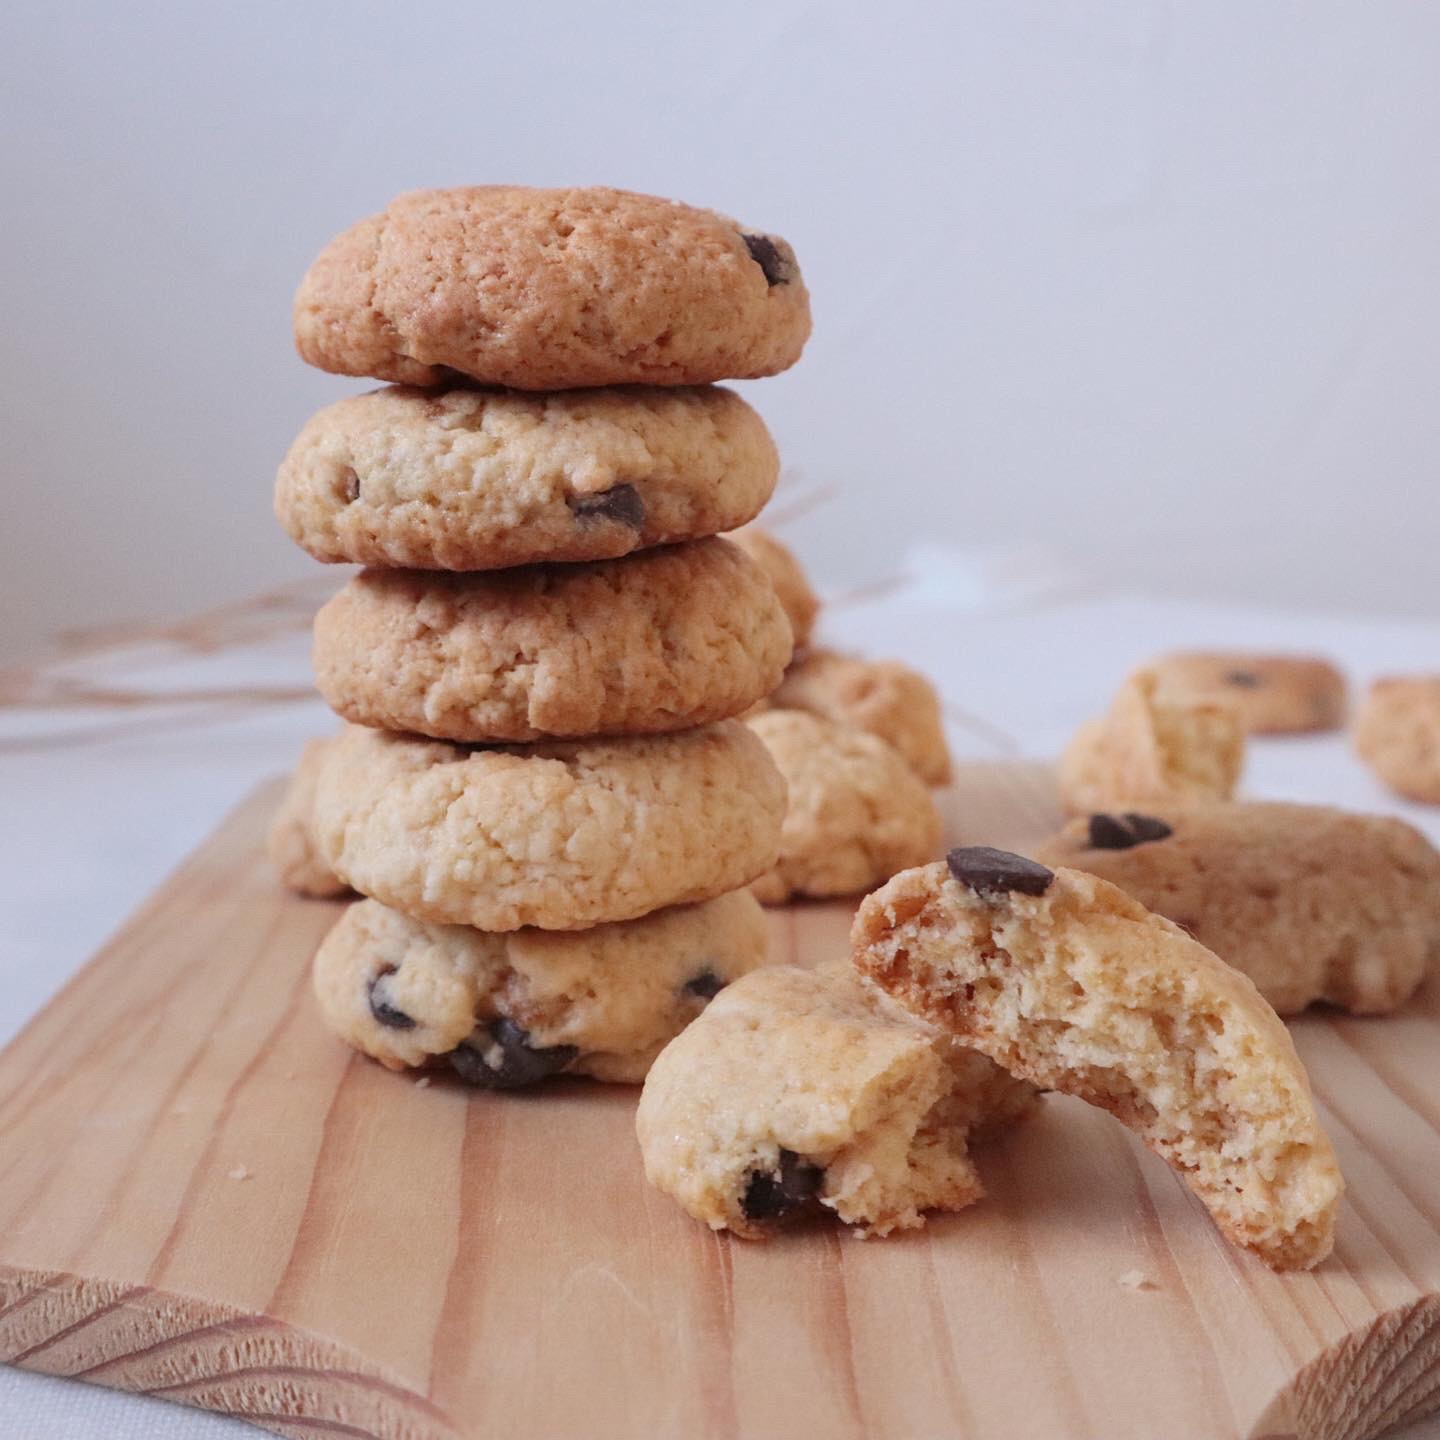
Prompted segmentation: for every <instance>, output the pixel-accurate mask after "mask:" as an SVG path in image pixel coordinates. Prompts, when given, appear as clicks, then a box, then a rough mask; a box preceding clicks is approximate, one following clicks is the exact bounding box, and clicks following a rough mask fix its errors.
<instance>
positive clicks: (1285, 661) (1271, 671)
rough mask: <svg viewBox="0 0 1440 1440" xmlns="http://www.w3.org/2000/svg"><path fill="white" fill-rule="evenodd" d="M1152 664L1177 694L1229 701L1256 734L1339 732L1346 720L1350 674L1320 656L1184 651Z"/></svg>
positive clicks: (1166, 686) (1168, 688) (1149, 668)
mask: <svg viewBox="0 0 1440 1440" xmlns="http://www.w3.org/2000/svg"><path fill="white" fill-rule="evenodd" d="M1146 668H1147V669H1148V670H1149V671H1150V672H1151V673H1152V674H1154V675H1155V676H1156V678H1157V679H1158V680H1159V681H1160V683H1161V685H1163V686H1164V687H1165V688H1166V689H1167V690H1169V691H1171V692H1173V693H1174V694H1176V695H1183V696H1186V697H1188V698H1190V699H1194V700H1223V701H1227V702H1228V703H1229V704H1230V705H1231V706H1232V707H1233V708H1234V710H1235V711H1236V713H1237V714H1238V715H1239V716H1240V720H1241V723H1242V724H1243V725H1244V726H1245V729H1246V730H1247V731H1249V732H1250V734H1252V735H1294V734H1302V733H1305V732H1308V731H1318V730H1338V729H1339V728H1340V727H1341V726H1342V725H1343V724H1344V723H1345V677H1344V676H1343V675H1342V674H1341V673H1340V672H1339V671H1338V670H1337V669H1336V668H1335V667H1334V666H1333V665H1332V664H1331V663H1330V662H1329V661H1328V660H1322V659H1321V658H1319V657H1318V656H1314V655H1258V654H1251V653H1249V652H1246V651H1223V650H1222V651H1209V650H1178V651H1175V652H1173V653H1172V654H1169V655H1162V656H1160V658H1159V659H1157V660H1152V661H1151V662H1150V664H1149V665H1148V666H1147V667H1146Z"/></svg>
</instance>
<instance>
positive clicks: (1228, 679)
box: [1225, 670, 1262, 690]
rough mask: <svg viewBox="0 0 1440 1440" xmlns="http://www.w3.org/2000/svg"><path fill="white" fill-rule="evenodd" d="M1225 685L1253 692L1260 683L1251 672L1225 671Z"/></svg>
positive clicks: (1256, 676) (1257, 677) (1258, 678)
mask: <svg viewBox="0 0 1440 1440" xmlns="http://www.w3.org/2000/svg"><path fill="white" fill-rule="evenodd" d="M1225 683H1226V684H1227V685H1238V686H1239V687H1240V688H1241V689H1242V690H1254V689H1256V688H1257V687H1258V686H1259V685H1260V684H1261V683H1262V681H1261V679H1260V677H1259V676H1258V675H1257V674H1256V673H1255V672H1254V671H1253V670H1227V671H1226V672H1225Z"/></svg>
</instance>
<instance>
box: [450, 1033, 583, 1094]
mask: <svg viewBox="0 0 1440 1440" xmlns="http://www.w3.org/2000/svg"><path fill="white" fill-rule="evenodd" d="M579 1053H580V1052H579V1051H578V1050H577V1049H576V1048H575V1046H573V1045H548V1046H544V1047H539V1048H537V1047H535V1046H532V1045H531V1044H530V1035H529V1032H528V1031H525V1030H522V1029H521V1028H520V1027H519V1026H518V1025H517V1024H516V1023H515V1022H514V1021H513V1020H508V1019H506V1018H505V1016H503V1015H502V1016H501V1017H500V1018H499V1019H498V1020H492V1021H491V1022H490V1024H489V1025H482V1026H480V1027H479V1028H478V1029H477V1030H476V1031H475V1033H474V1034H473V1035H471V1036H470V1037H469V1039H467V1040H465V1041H463V1042H462V1043H461V1044H460V1045H459V1046H457V1047H456V1048H455V1049H454V1050H452V1051H451V1052H450V1053H449V1055H447V1056H446V1057H445V1058H446V1059H447V1060H449V1062H450V1068H451V1069H452V1070H453V1071H454V1072H455V1073H456V1074H457V1075H458V1076H459V1077H460V1078H461V1079H462V1080H463V1081H464V1082H465V1083H466V1084H467V1085H478V1086H479V1087H480V1088H481V1089H483V1090H513V1089H514V1088H515V1087H516V1086H519V1085H533V1084H534V1083H535V1082H536V1081H537V1080H543V1079H545V1077H546V1076H547V1075H554V1074H555V1073H556V1072H557V1071H560V1070H563V1069H564V1068H565V1067H566V1066H567V1065H568V1064H569V1063H570V1062H571V1061H572V1060H573V1059H574V1058H575V1057H576V1056H577V1055H578V1054H579Z"/></svg>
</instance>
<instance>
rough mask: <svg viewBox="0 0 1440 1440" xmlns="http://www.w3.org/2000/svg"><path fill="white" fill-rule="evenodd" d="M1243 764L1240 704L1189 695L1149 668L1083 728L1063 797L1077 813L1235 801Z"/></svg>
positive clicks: (1066, 771) (1071, 751)
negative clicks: (1175, 690) (1180, 693)
mask: <svg viewBox="0 0 1440 1440" xmlns="http://www.w3.org/2000/svg"><path fill="white" fill-rule="evenodd" d="M1244 766H1245V730H1244V727H1243V726H1242V725H1241V723H1240V717H1239V715H1238V714H1237V713H1236V712H1235V710H1234V709H1233V707H1231V706H1230V705H1228V704H1225V703H1223V702H1221V701H1215V700H1185V699H1183V698H1181V697H1179V696H1176V695H1173V694H1171V693H1170V692H1169V691H1167V690H1165V689H1164V688H1163V687H1162V686H1161V685H1160V684H1159V682H1158V681H1157V679H1156V677H1155V676H1154V675H1152V674H1150V673H1149V672H1147V671H1143V670H1142V671H1138V672H1137V673H1136V674H1134V675H1132V676H1131V677H1130V678H1129V679H1128V680H1127V681H1126V682H1125V684H1124V685H1122V686H1121V687H1120V691H1119V693H1118V694H1117V695H1116V696H1115V699H1114V702H1113V703H1112V704H1111V706H1110V709H1109V711H1108V712H1107V713H1106V714H1105V715H1104V716H1102V717H1101V718H1100V719H1099V720H1090V721H1087V722H1086V723H1085V724H1084V725H1082V726H1081V727H1080V729H1079V730H1078V731H1077V732H1076V734H1075V738H1074V739H1073V740H1071V742H1070V744H1069V746H1068V747H1067V748H1066V750H1065V753H1064V755H1063V756H1061V758H1060V776H1059V778H1060V797H1061V799H1062V800H1063V801H1064V803H1065V805H1066V807H1067V808H1068V809H1069V810H1071V811H1073V812H1084V811H1086V810H1107V809H1113V808H1117V807H1120V808H1124V807H1127V806H1128V807H1132V808H1133V807H1137V806H1138V807H1141V808H1143V807H1144V806H1146V805H1155V804H1160V805H1166V804H1169V805H1174V804H1185V803H1187V802H1190V801H1196V800H1228V799H1229V798H1230V797H1231V795H1233V794H1234V792H1235V786H1236V785H1237V784H1238V783H1239V780H1240V772H1241V770H1242V769H1244Z"/></svg>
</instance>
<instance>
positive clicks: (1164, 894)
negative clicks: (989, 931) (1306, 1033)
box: [1034, 803, 1440, 1015]
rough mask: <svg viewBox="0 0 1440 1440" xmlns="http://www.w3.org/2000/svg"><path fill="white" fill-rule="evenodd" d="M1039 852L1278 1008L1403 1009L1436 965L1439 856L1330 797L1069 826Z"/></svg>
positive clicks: (1390, 824) (1114, 817) (1396, 823)
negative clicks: (1116, 892) (1092, 879)
mask: <svg viewBox="0 0 1440 1440" xmlns="http://www.w3.org/2000/svg"><path fill="white" fill-rule="evenodd" d="M1034 854H1035V858H1036V859H1037V860H1040V861H1042V862H1043V863H1044V864H1046V865H1049V866H1057V865H1068V866H1072V867H1073V868H1075V869H1077V870H1086V871H1088V872H1089V873H1090V874H1092V875H1099V876H1100V877H1101V878H1102V879H1105V880H1109V881H1111V882H1112V883H1113V884H1116V885H1118V886H1119V887H1120V888H1121V889H1122V890H1124V891H1125V892H1126V893H1127V894H1129V895H1131V896H1133V897H1134V899H1136V900H1138V901H1139V902H1140V903H1141V904H1142V905H1144V906H1145V907H1146V908H1147V909H1149V910H1154V911H1155V912H1156V913H1157V914H1160V915H1164V916H1165V917H1166V918H1167V919H1170V920H1173V921H1174V922H1175V923H1176V924H1177V925H1179V926H1180V927H1181V928H1182V929H1183V930H1187V931H1189V933H1190V934H1191V935H1193V936H1194V937H1195V938H1196V939H1197V940H1198V941H1200V943H1201V944H1202V945H1204V946H1205V947H1206V948H1207V949H1209V950H1213V951H1214V952H1215V953H1216V954H1217V955H1218V956H1219V957H1220V958H1221V959H1222V960H1224V961H1226V962H1227V963H1228V964H1230V965H1233V966H1234V967H1235V968H1236V969H1237V970H1241V971H1243V972H1244V973H1245V974H1246V975H1248V976H1249V977H1250V978H1251V980H1253V981H1254V982H1255V987H1256V989H1258V990H1259V991H1260V993H1261V994H1262V995H1263V996H1264V997H1265V998H1266V999H1267V1000H1268V1001H1269V1002H1270V1003H1271V1005H1273V1006H1274V1007H1275V1009H1276V1010H1277V1011H1278V1012H1279V1013H1280V1014H1282V1015H1291V1014H1295V1013H1296V1012H1298V1011H1300V1010H1303V1009H1305V1007H1306V1006H1307V1005H1311V1004H1313V1003H1314V1002H1315V1001H1317V1000H1323V1001H1326V1002H1328V1003H1329V1004H1331V1005H1338V1006H1341V1007H1342V1008H1344V1009H1346V1010H1350V1011H1353V1012H1355V1013H1356V1014H1361V1015H1379V1014H1384V1013H1385V1012H1387V1011H1390V1010H1394V1009H1396V1008H1398V1007H1399V1006H1401V1005H1403V1004H1404V1003H1405V1002H1406V1001H1407V1000H1408V999H1409V998H1410V996H1411V995H1412V994H1414V992H1415V989H1416V987H1417V986H1418V985H1419V984H1420V982H1421V980H1423V979H1424V978H1425V975H1426V973H1427V972H1428V970H1429V969H1430V967H1431V966H1432V965H1434V964H1436V963H1440V853H1437V852H1436V851H1435V849H1434V848H1433V847H1432V846H1431V844H1430V842H1429V841H1428V840H1426V838H1425V837H1424V836H1423V835H1421V834H1420V832H1419V831H1418V830H1416V829H1414V828H1413V827H1411V826H1409V825H1406V824H1405V823H1404V822H1403V821H1401V820H1395V819H1391V818H1389V817H1387V816H1381V815H1351V814H1346V813H1345V812H1344V811H1343V810H1332V809H1329V808H1328V807H1326V806H1323V805H1269V804H1266V805H1262V804H1244V805H1237V804H1223V803H1219V804H1209V805H1194V806H1187V807H1184V808H1181V809H1173V808H1164V809H1159V810H1155V811H1152V812H1151V813H1149V814H1146V815H1136V814H1097V815H1091V816H1089V817H1088V818H1086V819H1081V820H1076V821H1074V822H1072V823H1071V824H1070V825H1069V826H1068V827H1067V828H1066V829H1065V830H1064V831H1062V832H1061V833H1060V834H1059V835H1058V836H1056V837H1054V838H1053V839H1052V840H1049V841H1047V842H1046V843H1045V844H1043V845H1041V846H1039V847H1037V849H1036V850H1035V852H1034Z"/></svg>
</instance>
